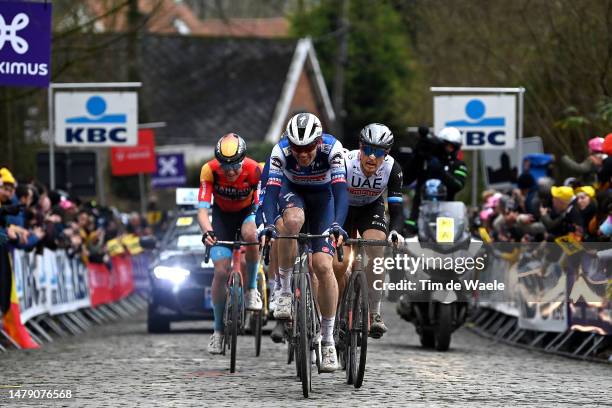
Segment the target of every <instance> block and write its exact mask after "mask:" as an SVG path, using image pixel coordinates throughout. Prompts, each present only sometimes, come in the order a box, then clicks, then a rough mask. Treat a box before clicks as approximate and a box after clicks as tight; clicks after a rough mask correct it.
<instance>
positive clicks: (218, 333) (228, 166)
mask: <svg viewBox="0 0 612 408" xmlns="http://www.w3.org/2000/svg"><path fill="white" fill-rule="evenodd" d="M260 176H261V170H260V168H259V165H258V163H257V162H256V161H255V160H253V159H250V158H248V157H246V143H245V141H244V139H242V138H241V137H240V136H238V135H237V134H235V133H228V134H226V135H225V136H223V137H222V138H221V139H219V142H218V143H217V147H216V148H215V159H214V160H211V161H209V162H208V163H206V164H205V165H204V166H202V171H201V172H200V192H199V194H198V201H199V204H198V222H199V224H200V228H201V229H202V233H203V235H202V242H203V243H204V244H207V245H211V246H213V247H212V249H211V251H210V257H211V259H212V261H213V264H214V269H215V272H214V273H215V275H214V277H213V286H212V303H213V312H214V317H215V323H214V332H213V335H212V336H211V338H210V342H209V344H208V352H209V353H211V354H220V353H221V351H222V342H221V341H222V338H223V311H224V310H225V282H226V281H227V279H228V271H229V265H230V260H231V257H232V250H231V248H230V247H227V246H222V245H215V243H216V241H217V240H220V241H233V240H234V239H235V238H236V237H235V235H236V232H237V231H238V230H240V234H241V235H242V239H243V240H244V241H249V242H257V228H256V226H255V214H254V206H255V205H256V204H257V201H258V196H257V185H258V183H259V178H260ZM213 197H214V201H213ZM211 209H212V222H211V221H210V219H209V211H210V210H211ZM258 255H259V254H258V251H257V246H249V247H247V248H246V254H245V258H246V272H247V281H246V285H245V286H246V289H247V291H246V293H245V304H246V308H247V309H248V310H261V308H262V301H261V295H260V294H259V292H258V291H257V268H258V267H259V265H258V260H259V256H258Z"/></svg>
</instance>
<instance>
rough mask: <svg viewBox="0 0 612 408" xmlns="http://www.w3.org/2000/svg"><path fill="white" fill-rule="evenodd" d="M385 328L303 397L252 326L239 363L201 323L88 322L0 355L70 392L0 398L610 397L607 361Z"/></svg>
mask: <svg viewBox="0 0 612 408" xmlns="http://www.w3.org/2000/svg"><path fill="white" fill-rule="evenodd" d="M385 309H386V317H387V319H386V320H387V322H388V325H389V326H390V332H389V333H387V335H385V337H384V338H383V339H382V340H379V341H372V342H371V343H370V345H371V346H370V347H369V353H368V370H367V372H366V378H365V383H364V386H363V388H362V389H360V390H355V389H354V388H353V387H352V386H350V387H349V386H347V385H345V384H344V383H343V379H344V373H343V372H337V373H334V374H322V375H317V374H314V375H313V387H314V392H313V396H312V398H311V399H310V400H307V401H306V400H304V399H303V397H302V393H301V388H300V383H299V382H298V380H297V378H296V377H295V375H294V372H295V368H294V366H293V365H291V366H288V365H286V364H285V356H286V348H285V347H286V346H285V345H278V344H274V343H272V342H271V341H270V340H269V338H268V337H266V338H265V340H264V343H263V345H262V355H261V357H260V358H259V359H256V358H255V357H254V347H253V341H252V338H251V337H242V338H240V342H239V349H238V353H239V355H238V372H237V373H235V374H230V373H229V369H228V367H229V355H228V356H227V357H223V356H209V355H208V354H207V353H206V351H205V350H206V343H207V341H208V336H209V334H208V332H206V331H205V330H204V329H205V328H206V327H210V325H208V324H201V323H188V324H187V323H181V324H180V325H176V326H174V327H175V328H176V327H178V330H177V331H173V333H171V334H167V335H148V334H146V327H145V320H144V319H145V316H144V315H139V316H137V317H135V318H133V319H131V320H127V321H123V322H121V323H115V324H113V325H110V326H106V327H97V328H95V329H93V330H92V331H90V332H89V333H88V334H86V335H84V336H82V337H80V338H78V339H77V338H70V339H65V340H61V341H56V342H54V343H52V344H46V345H45V347H44V349H43V350H39V351H32V352H15V351H13V352H10V353H8V354H4V355H2V356H0V367H1V369H0V373H1V374H0V385H2V386H5V387H6V386H10V385H21V386H22V387H24V388H30V389H71V390H72V391H73V394H74V398H73V399H72V400H63V401H48V400H47V401H44V402H41V401H32V400H27V401H26V400H21V401H16V400H8V399H6V397H7V396H8V388H2V389H0V393H2V399H0V406H26V405H30V406H31V405H39V406H71V407H72V406H76V407H114V406H122V407H132V406H143V407H149V406H155V407H166V406H167V407H172V406H177V407H179V406H193V407H203V406H214V407H221V406H232V407H242V406H246V405H247V404H254V405H253V406H261V405H268V406H291V407H301V406H309V407H312V406H333V405H335V406H338V404H344V405H345V406H347V407H354V406H359V407H361V406H380V407H382V406H385V407H386V406H398V407H399V406H401V407H426V406H427V407H428V406H470V407H480V406H487V407H488V406H510V405H512V406H521V405H522V406H535V407H543V406H563V405H567V406H570V405H571V406H574V407H575V406H587V407H592V406H606V405H607V406H611V405H612V369H611V368H610V366H608V365H603V364H595V363H587V362H579V361H573V360H569V359H565V358H562V357H557V356H550V355H545V354H541V353H536V352H529V351H525V350H522V349H517V348H512V347H509V346H505V345H501V344H496V343H493V342H491V341H489V340H487V339H484V338H481V337H479V336H477V335H475V334H473V333H471V332H469V331H468V330H466V329H461V330H459V331H458V332H456V333H455V335H454V337H453V342H452V344H451V347H452V349H451V350H450V351H449V352H447V353H438V352H435V351H426V350H423V349H421V348H420V346H418V338H417V336H416V334H415V332H414V329H413V327H412V326H410V325H408V324H407V323H405V322H403V321H401V320H399V318H398V317H397V316H396V314H395V312H394V309H393V305H390V304H387V305H386V306H385Z"/></svg>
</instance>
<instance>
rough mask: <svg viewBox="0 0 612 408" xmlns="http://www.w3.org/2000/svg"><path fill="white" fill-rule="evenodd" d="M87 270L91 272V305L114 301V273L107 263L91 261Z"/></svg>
mask: <svg viewBox="0 0 612 408" xmlns="http://www.w3.org/2000/svg"><path fill="white" fill-rule="evenodd" d="M87 270H88V272H89V298H90V299H91V305H92V306H94V307H95V306H99V305H101V304H104V303H110V302H112V301H113V297H112V287H113V284H112V275H111V272H110V271H109V270H108V268H107V267H106V264H96V263H90V264H88V265H87Z"/></svg>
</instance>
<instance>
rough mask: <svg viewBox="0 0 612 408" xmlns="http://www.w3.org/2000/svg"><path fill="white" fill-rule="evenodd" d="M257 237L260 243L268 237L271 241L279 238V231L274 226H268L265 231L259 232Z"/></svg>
mask: <svg viewBox="0 0 612 408" xmlns="http://www.w3.org/2000/svg"><path fill="white" fill-rule="evenodd" d="M257 237H258V238H259V241H262V238H263V237H266V238H268V239H269V240H274V239H276V238H277V237H278V229H277V228H276V226H275V225H274V224H269V225H266V227H265V228H264V229H262V230H261V231H259V233H258V234H257Z"/></svg>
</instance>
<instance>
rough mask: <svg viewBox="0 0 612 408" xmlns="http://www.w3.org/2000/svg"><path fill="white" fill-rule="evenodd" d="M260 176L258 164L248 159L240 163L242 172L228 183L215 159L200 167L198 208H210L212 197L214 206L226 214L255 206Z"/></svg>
mask: <svg viewBox="0 0 612 408" xmlns="http://www.w3.org/2000/svg"><path fill="white" fill-rule="evenodd" d="M260 176H261V169H260V168H259V164H258V163H257V162H256V161H255V160H253V159H250V158H248V157H247V158H245V159H244V161H243V162H242V172H241V173H240V175H239V176H238V178H237V179H236V180H235V181H229V180H228V179H227V177H226V176H225V172H224V171H223V170H222V169H221V164H219V162H218V161H217V159H214V160H211V161H209V162H208V163H206V164H205V165H204V166H202V170H201V171H200V192H199V194H198V201H199V207H200V208H210V204H211V201H212V196H213V195H214V197H215V205H216V206H218V207H219V208H220V209H221V210H223V211H227V212H237V211H240V210H242V209H244V208H246V207H248V206H250V205H252V204H257V202H258V197H257V184H258V183H259V177H260Z"/></svg>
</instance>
